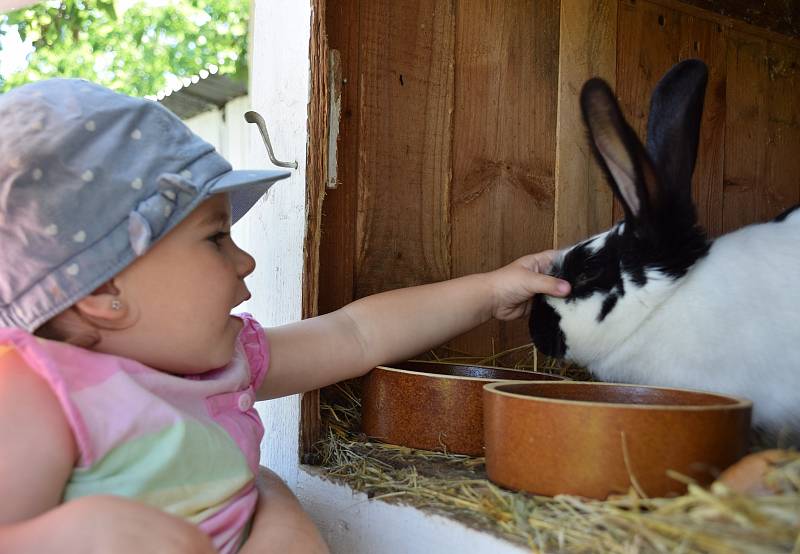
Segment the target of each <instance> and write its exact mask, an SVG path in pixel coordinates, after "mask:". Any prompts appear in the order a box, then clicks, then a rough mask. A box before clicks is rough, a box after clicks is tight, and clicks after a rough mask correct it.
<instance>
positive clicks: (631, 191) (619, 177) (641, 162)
mask: <svg viewBox="0 0 800 554" xmlns="http://www.w3.org/2000/svg"><path fill="white" fill-rule="evenodd" d="M581 109H582V110H583V119H584V121H585V123H586V127H587V128H588V130H589V135H590V137H591V140H592V143H593V145H594V147H595V153H596V155H597V158H598V160H599V162H600V165H601V166H602V167H603V169H604V170H605V171H606V174H607V175H608V177H609V181H610V183H611V187H612V189H613V190H614V192H615V194H616V195H617V197H618V198H619V199H620V201H622V204H623V207H624V208H625V215H626V217H625V220H626V221H628V222H631V223H637V222H642V221H647V220H648V219H650V214H651V213H652V203H653V202H655V201H657V194H658V179H657V178H656V174H655V171H653V165H652V163H651V162H650V160H649V158H648V157H647V154H646V152H645V150H644V146H642V143H641V141H640V140H639V138H638V137H637V136H636V133H635V132H634V131H633V129H631V128H630V126H629V125H628V123H627V122H626V121H625V118H624V117H623V115H622V111H621V110H620V108H619V105H618V104H617V100H616V99H615V98H614V93H613V92H611V88H610V87H609V86H608V84H607V83H606V82H605V81H603V80H602V79H590V80H589V81H587V82H586V84H584V85H583V90H582V91H581Z"/></svg>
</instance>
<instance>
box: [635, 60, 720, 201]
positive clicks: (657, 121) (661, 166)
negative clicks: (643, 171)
mask: <svg viewBox="0 0 800 554" xmlns="http://www.w3.org/2000/svg"><path fill="white" fill-rule="evenodd" d="M707 82H708V68H707V67H706V64H704V63H703V62H702V61H700V60H684V61H682V62H680V63H678V64H676V65H675V66H673V67H672V69H670V70H669V71H668V72H667V73H666V74H665V75H664V77H662V78H661V80H660V81H659V82H658V84H657V85H656V88H655V90H654V91H653V96H652V98H651V100H650V117H649V119H648V122H647V152H648V154H650V156H651V157H652V159H653V161H654V163H655V166H656V167H657V168H658V175H659V178H660V180H661V183H662V185H663V186H665V187H667V188H669V189H670V190H672V191H675V192H673V194H676V193H677V192H678V191H682V193H683V194H685V195H687V199H688V200H689V201H690V202H691V186H690V185H691V181H692V173H693V172H694V163H695V160H696V159H697V143H698V140H699V138H700V120H701V119H702V116H703V99H704V97H705V91H706V84H707Z"/></svg>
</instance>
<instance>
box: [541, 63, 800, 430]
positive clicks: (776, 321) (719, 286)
mask: <svg viewBox="0 0 800 554" xmlns="http://www.w3.org/2000/svg"><path fill="white" fill-rule="evenodd" d="M707 74H708V73H707V69H706V66H705V64H704V63H703V62H701V61H699V60H686V61H684V62H681V63H679V64H677V65H676V66H674V67H673V68H672V69H671V70H670V71H669V72H668V73H667V74H666V75H665V76H664V77H663V78H662V80H661V81H660V82H659V83H658V85H657V86H656V89H655V90H654V93H653V97H652V99H651V105H650V116H649V121H648V134H647V146H646V148H645V146H643V145H642V143H641V142H640V141H639V139H638V137H637V136H636V134H635V132H634V131H633V130H632V129H631V128H630V126H629V125H628V124H627V123H626V121H625V119H624V117H623V115H622V112H621V110H620V109H619V106H618V104H617V102H616V100H615V98H614V95H613V93H612V91H611V89H610V88H609V86H608V85H607V84H606V83H605V82H603V81H601V80H599V79H592V80H590V81H588V82H587V83H586V84H585V85H584V88H583V90H582V92H581V108H582V111H583V116H584V122H585V124H586V126H587V129H588V133H589V136H590V142H591V144H592V146H593V148H594V151H595V155H596V157H597V159H598V161H599V163H600V165H601V166H602V167H603V170H604V172H605V173H606V176H607V178H608V181H609V184H610V186H611V187H612V189H613V190H614V193H615V195H616V197H617V198H618V199H619V200H620V201H621V203H622V206H623V208H624V210H625V219H624V221H622V222H620V223H618V224H617V225H615V226H614V227H612V228H611V229H610V230H609V231H607V232H605V233H601V234H599V235H597V236H594V237H591V238H589V239H588V240H585V241H583V242H581V243H579V244H577V245H574V246H572V247H570V248H567V249H564V250H562V251H561V252H559V255H558V257H557V259H556V262H555V263H554V265H553V268H552V270H551V273H552V274H553V275H556V276H558V277H561V278H563V279H566V280H568V281H570V283H571V284H572V287H573V288H572V292H571V293H570V295H569V296H568V297H567V298H564V299H561V298H555V297H548V296H544V295H538V296H536V297H535V298H534V301H533V306H532V312H531V317H530V321H529V325H530V331H531V336H532V338H533V341H534V343H535V345H536V347H537V348H538V349H539V350H540V351H541V352H543V353H544V354H547V355H551V356H556V357H564V358H567V359H570V360H573V361H574V362H576V363H578V364H580V365H582V366H584V367H586V368H587V369H589V370H590V371H591V372H592V373H593V374H594V375H595V376H596V377H598V378H599V379H601V380H603V381H612V382H624V383H637V384H647V385H655V386H667V387H678V388H690V389H696V390H704V391H710V392H718V393H723V394H729V395H734V396H738V397H744V398H747V399H749V400H752V401H753V423H754V424H755V426H756V427H757V428H760V429H762V430H764V431H767V432H768V433H771V434H780V433H784V434H786V435H787V436H791V437H794V436H797V433H798V430H800V209H798V208H800V205H798V206H795V207H794V208H792V209H789V210H787V211H786V212H784V213H783V214H781V215H780V216H778V217H776V218H775V219H774V220H772V221H770V222H766V223H760V224H755V225H750V226H747V227H744V228H741V229H739V230H737V231H734V232H731V233H728V234H726V235H724V236H721V237H719V238H718V239H716V240H714V241H710V240H708V239H707V238H706V235H705V232H704V231H703V229H702V228H700V227H699V226H698V225H697V216H696V210H695V207H694V204H693V202H692V199H691V176H692V173H693V171H694V163H695V158H696V153H697V145H698V140H699V130H700V121H701V116H702V110H703V97H704V94H705V88H706V82H707ZM792 440H795V439H792Z"/></svg>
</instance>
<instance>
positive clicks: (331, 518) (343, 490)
mask: <svg viewBox="0 0 800 554" xmlns="http://www.w3.org/2000/svg"><path fill="white" fill-rule="evenodd" d="M312 471H313V470H312ZM294 492H295V494H296V495H297V497H298V498H299V499H300V502H301V503H302V504H303V508H305V510H306V511H307V512H308V513H309V514H310V515H311V517H312V519H313V520H314V522H315V523H316V524H317V526H318V527H319V529H320V531H321V532H322V536H323V537H324V538H325V540H326V542H327V543H328V546H329V547H330V549H331V552H333V554H376V553H380V554H410V553H425V554H429V553H440V552H459V553H475V554H484V553H485V554H490V553H491V554H521V553H523V552H530V550H528V549H526V548H523V547H521V546H519V545H517V544H514V543H511V542H508V541H505V540H503V539H500V538H497V537H495V536H494V535H490V534H488V533H484V532H481V531H477V530H475V529H472V528H470V527H467V526H466V525H463V524H462V523H459V522H457V521H454V520H451V519H447V518H445V517H442V516H438V515H430V514H426V513H424V512H422V511H421V510H418V509H416V508H411V507H409V506H400V505H396V504H389V503H387V502H381V501H380V500H370V499H368V498H367V495H366V494H364V493H357V492H353V491H352V489H350V488H348V487H346V486H344V485H339V484H336V483H332V482H330V481H328V480H326V479H323V478H321V477H319V476H318V475H315V474H313V473H311V472H308V471H306V470H305V469H304V468H303V467H302V466H301V467H300V471H299V472H298V479H297V484H296V488H295V491H294Z"/></svg>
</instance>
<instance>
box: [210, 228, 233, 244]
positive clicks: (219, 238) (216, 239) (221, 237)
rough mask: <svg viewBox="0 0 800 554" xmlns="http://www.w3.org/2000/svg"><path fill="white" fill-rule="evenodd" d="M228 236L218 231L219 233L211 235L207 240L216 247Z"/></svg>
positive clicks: (228, 234)
mask: <svg viewBox="0 0 800 554" xmlns="http://www.w3.org/2000/svg"><path fill="white" fill-rule="evenodd" d="M229 236H230V233H225V232H222V231H220V232H219V233H214V234H213V235H211V236H210V237H208V240H209V241H211V242H213V243H214V244H216V245H217V246H219V245H220V243H221V242H222V241H223V240H225V239H226V238H228V237H229Z"/></svg>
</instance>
